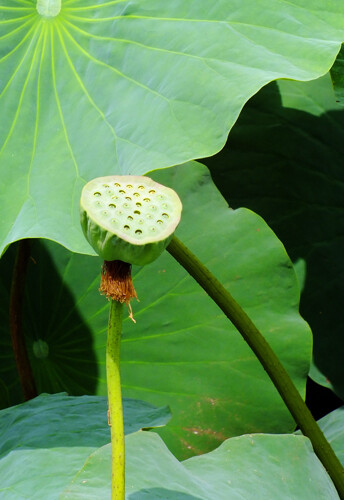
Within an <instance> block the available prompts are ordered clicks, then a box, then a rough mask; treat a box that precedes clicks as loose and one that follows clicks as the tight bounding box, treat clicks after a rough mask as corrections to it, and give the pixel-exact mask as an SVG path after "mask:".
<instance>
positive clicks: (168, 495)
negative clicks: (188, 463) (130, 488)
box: [128, 488, 202, 500]
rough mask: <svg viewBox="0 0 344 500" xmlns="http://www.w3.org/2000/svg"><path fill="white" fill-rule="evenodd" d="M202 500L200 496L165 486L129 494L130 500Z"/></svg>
mask: <svg viewBox="0 0 344 500" xmlns="http://www.w3.org/2000/svg"><path fill="white" fill-rule="evenodd" d="M148 498H149V499H151V500H157V499H159V500H202V499H201V498H200V497H195V496H193V495H189V493H181V492H180V491H174V490H167V489H165V488H148V489H144V490H140V491H137V492H136V493H132V494H130V495H129V496H128V499H129V500H146V499H148Z"/></svg>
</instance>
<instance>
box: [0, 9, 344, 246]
mask: <svg viewBox="0 0 344 500" xmlns="http://www.w3.org/2000/svg"><path fill="white" fill-rule="evenodd" d="M39 3H40V4H41V10H40V12H42V10H44V4H46V5H48V4H49V5H50V7H51V9H52V10H53V9H54V5H57V4H58V3H59V2H58V1H57V0H54V1H51V0H41V1H40V2H39ZM343 26H344V5H343V3H342V1H341V0H327V2H326V9H324V3H323V0H317V1H316V2H314V1H313V2H312V3H311V4H309V3H307V2H306V0H294V1H293V2H281V0H260V1H259V2H257V1H256V0H246V1H245V2H238V1H237V0H217V1H216V2H213V1H211V0H197V1H196V0H178V1H169V2H167V1H166V0H130V1H129V0H127V1H125V0H124V1H123V0H120V1H112V0H107V1H106V0H65V1H63V0H62V8H61V11H60V12H59V14H58V15H56V16H53V17H45V16H42V15H40V14H39V13H38V11H37V10H36V2H35V1H33V0H3V2H2V6H1V7H0V116H1V123H0V168H1V184H0V186H1V189H0V196H1V198H0V203H1V207H5V210H6V217H3V218H2V219H1V226H0V249H1V251H2V250H3V249H4V248H6V246H7V245H8V244H9V243H10V242H12V241H15V240H17V239H20V238H24V237H46V238H50V239H52V240H55V241H58V242H59V243H61V244H63V245H65V246H66V247H67V248H70V249H72V250H73V251H77V252H81V253H92V250H91V249H90V247H89V246H88V245H87V243H86V242H85V241H84V239H83V237H82V236H81V233H80V231H79V227H78V204H79V196H80V191H81V188H82V186H83V185H84V183H85V181H88V180H90V179H91V178H93V177H97V176H100V175H107V174H114V173H117V174H120V173H131V174H142V173H145V172H147V171H149V170H152V169H155V168H162V167H167V166H170V165H174V164H178V163H182V162H185V161H187V160H189V159H192V158H200V157H202V156H208V155H211V154H214V153H215V152H216V151H218V150H219V149H220V148H221V147H222V146H223V144H224V143H225V140H226V137H227V134H228V131H229V129H230V128H231V127H232V125H233V123H234V122H235V120H236V118H237V116H238V114H239V112H240V110H241V108H242V106H243V105H244V103H245V102H246V101H247V100H248V99H249V98H250V97H251V96H252V95H253V94H255V93H256V92H257V90H258V89H259V88H261V87H262V86H263V85H264V84H266V83H267V82H269V81H271V80H274V79H276V78H281V77H285V78H292V79H299V80H308V79H312V78H316V77H318V76H320V75H321V74H324V73H325V72H326V71H328V70H329V68H330V67H331V65H332V64H333V61H334V59H335V57H336V54H337V52H338V51H339V48H340V43H341V42H342V41H343V39H344V28H343Z"/></svg>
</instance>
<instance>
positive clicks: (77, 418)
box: [0, 394, 170, 500]
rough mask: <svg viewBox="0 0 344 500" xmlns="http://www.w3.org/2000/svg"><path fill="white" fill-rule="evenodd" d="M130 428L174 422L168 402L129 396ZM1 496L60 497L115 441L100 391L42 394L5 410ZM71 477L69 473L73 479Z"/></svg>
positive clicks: (1, 417) (0, 415)
mask: <svg viewBox="0 0 344 500" xmlns="http://www.w3.org/2000/svg"><path fill="white" fill-rule="evenodd" d="M123 411H124V418H125V433H126V434H129V433H132V432H136V431H138V430H139V429H141V428H142V427H155V426H157V425H158V426H159V425H164V424H165V423H166V422H168V420H169V418H170V415H169V410H168V408H155V407H153V406H152V405H149V404H147V403H145V402H143V401H137V400H130V399H125V400H124V401H123ZM0 434H1V443H0V483H1V485H0V496H1V498H2V499H4V500H5V499H8V500H9V499H11V500H15V499H19V498H21V499H24V498H27V499H33V498H36V499H37V500H38V499H42V500H43V499H49V500H53V499H55V498H56V499H57V498H59V495H60V493H61V491H62V489H63V488H64V485H65V484H66V483H67V482H68V481H69V480H71V479H72V478H73V476H74V474H76V472H77V471H78V470H79V469H80V468H81V467H82V465H83V463H84V461H85V460H86V459H87V457H88V455H89V454H90V453H92V452H93V451H94V450H96V449H97V448H98V447H99V446H104V445H105V444H107V443H108V442H109V441H110V430H109V426H108V417H107V401H106V398H105V397H100V396H82V397H70V396H67V395H66V394H54V395H48V394H42V395H41V396H39V397H37V398H35V399H33V400H31V401H29V402H27V403H25V404H23V405H19V406H16V407H12V408H8V409H6V410H2V411H1V412H0ZM68 478H69V479H68Z"/></svg>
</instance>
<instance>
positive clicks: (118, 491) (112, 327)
mask: <svg viewBox="0 0 344 500" xmlns="http://www.w3.org/2000/svg"><path fill="white" fill-rule="evenodd" d="M122 309H123V304H121V303H120V302H117V301H116V300H111V301H110V313H109V327H108V337H107V344H106V380H107V388H108V401H109V421H110V426H111V427H110V428H111V445H112V468H111V499H112V500H124V498H125V478H124V463H125V455H124V427H123V408H122V394H121V377H120V367H119V360H120V346H121V333H122Z"/></svg>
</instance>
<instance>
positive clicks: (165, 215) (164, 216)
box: [161, 214, 170, 219]
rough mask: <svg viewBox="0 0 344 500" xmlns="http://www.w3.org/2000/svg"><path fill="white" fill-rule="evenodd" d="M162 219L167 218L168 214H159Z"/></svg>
mask: <svg viewBox="0 0 344 500" xmlns="http://www.w3.org/2000/svg"><path fill="white" fill-rule="evenodd" d="M161 216H162V217H163V218H164V219H168V218H169V217H170V216H169V215H168V214H161Z"/></svg>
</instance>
